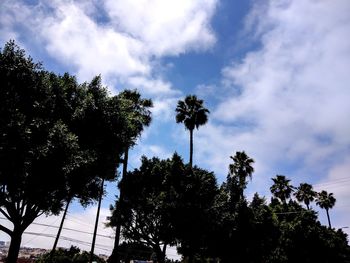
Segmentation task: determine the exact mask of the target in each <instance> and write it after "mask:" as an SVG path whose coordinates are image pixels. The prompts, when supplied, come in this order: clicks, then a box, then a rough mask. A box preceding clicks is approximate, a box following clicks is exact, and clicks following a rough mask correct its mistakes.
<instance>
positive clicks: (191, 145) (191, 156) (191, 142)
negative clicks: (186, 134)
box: [190, 130, 193, 168]
mask: <svg viewBox="0 0 350 263" xmlns="http://www.w3.org/2000/svg"><path fill="white" fill-rule="evenodd" d="M192 163H193V130H190V167H191V168H192Z"/></svg>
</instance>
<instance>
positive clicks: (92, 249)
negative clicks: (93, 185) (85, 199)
mask: <svg viewBox="0 0 350 263" xmlns="http://www.w3.org/2000/svg"><path fill="white" fill-rule="evenodd" d="M104 182H105V179H102V182H101V189H100V198H99V199H98V206H97V214H96V221H95V229H94V236H93V238H92V245H91V252H90V263H92V261H93V258H94V250H95V242H96V234H97V226H98V218H99V217H100V209H101V201H102V196H103V185H104Z"/></svg>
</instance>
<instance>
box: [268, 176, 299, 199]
mask: <svg viewBox="0 0 350 263" xmlns="http://www.w3.org/2000/svg"><path fill="white" fill-rule="evenodd" d="M272 181H273V185H272V186H271V187H270V190H271V193H272V194H273V195H274V196H275V197H276V198H278V199H279V200H280V201H281V202H282V203H283V204H286V201H287V199H289V198H290V196H291V194H292V192H293V191H294V187H293V186H292V185H290V184H289V183H290V180H289V179H287V178H286V177H285V176H284V175H276V178H272Z"/></svg>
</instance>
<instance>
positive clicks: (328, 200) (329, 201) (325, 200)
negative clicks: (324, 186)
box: [316, 191, 336, 210]
mask: <svg viewBox="0 0 350 263" xmlns="http://www.w3.org/2000/svg"><path fill="white" fill-rule="evenodd" d="M335 201H336V199H335V198H334V196H333V193H329V194H328V193H327V191H321V192H320V193H319V194H318V197H317V200H316V204H317V205H318V206H319V207H321V208H322V209H326V210H329V209H330V208H332V207H333V206H334V205H335Z"/></svg>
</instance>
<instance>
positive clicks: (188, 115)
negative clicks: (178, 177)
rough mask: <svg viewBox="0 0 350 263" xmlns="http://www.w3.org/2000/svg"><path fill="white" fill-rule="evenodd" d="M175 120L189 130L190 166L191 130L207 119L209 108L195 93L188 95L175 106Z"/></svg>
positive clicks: (191, 149)
mask: <svg viewBox="0 0 350 263" xmlns="http://www.w3.org/2000/svg"><path fill="white" fill-rule="evenodd" d="M175 111H176V122H177V123H180V122H181V123H184V124H185V128H186V129H188V130H189V131H190V166H191V167H192V157H193V130H194V128H197V129H198V127H199V126H201V125H204V124H206V123H207V121H208V113H210V112H209V110H208V109H207V108H205V107H204V106H203V100H200V99H198V98H197V96H195V95H188V96H187V97H186V98H185V100H183V101H182V100H179V101H178V103H177V107H176V110H175Z"/></svg>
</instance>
